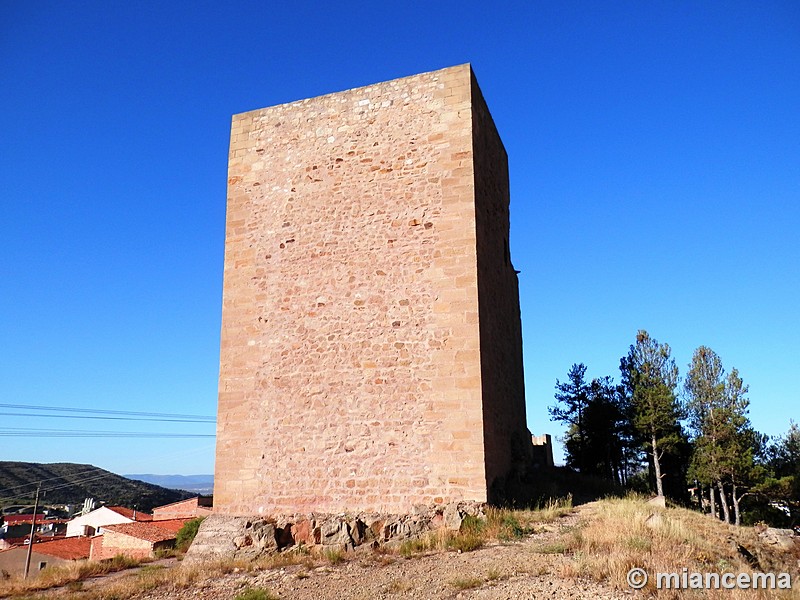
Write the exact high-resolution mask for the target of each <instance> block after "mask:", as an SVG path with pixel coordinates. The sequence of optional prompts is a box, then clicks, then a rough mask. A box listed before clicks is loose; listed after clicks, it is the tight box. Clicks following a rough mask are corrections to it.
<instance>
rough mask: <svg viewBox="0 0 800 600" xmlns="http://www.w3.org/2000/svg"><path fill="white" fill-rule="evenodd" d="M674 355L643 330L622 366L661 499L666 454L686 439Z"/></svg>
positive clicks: (634, 424) (636, 421)
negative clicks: (683, 431)
mask: <svg viewBox="0 0 800 600" xmlns="http://www.w3.org/2000/svg"><path fill="white" fill-rule="evenodd" d="M671 354H672V353H671V350H670V347H669V345H668V344H660V343H659V342H658V341H657V340H655V339H654V338H651V337H650V334H649V333H647V331H645V330H643V329H641V330H639V332H638V333H637V334H636V343H635V344H634V345H632V346H631V347H630V350H629V351H628V355H627V356H626V357H625V358H623V359H622V361H621V363H620V369H621V370H622V376H623V383H624V385H625V386H626V387H627V388H628V391H629V394H630V401H631V412H632V417H633V418H632V423H633V428H634V430H635V432H636V434H637V437H638V438H639V439H640V440H641V442H642V443H643V444H644V445H645V448H646V452H647V453H648V455H649V456H650V458H651V460H652V465H653V471H654V475H655V482H656V492H657V494H658V495H659V496H663V495H664V484H663V481H662V479H663V477H664V475H665V473H662V469H661V465H662V458H663V457H664V453H665V452H668V451H670V450H672V449H673V448H675V447H676V446H678V445H679V444H680V443H681V442H682V440H683V435H682V430H681V426H680V422H679V419H680V415H681V407H680V404H679V402H678V398H677V396H676V394H675V388H676V386H677V385H678V367H677V366H676V365H675V360H674V359H673V358H672V355H671Z"/></svg>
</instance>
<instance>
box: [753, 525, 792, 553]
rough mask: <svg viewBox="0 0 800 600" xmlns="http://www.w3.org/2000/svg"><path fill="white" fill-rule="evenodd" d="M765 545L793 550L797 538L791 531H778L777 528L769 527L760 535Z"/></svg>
mask: <svg viewBox="0 0 800 600" xmlns="http://www.w3.org/2000/svg"><path fill="white" fill-rule="evenodd" d="M758 537H759V538H761V541H763V542H764V543H765V544H769V545H771V546H777V547H778V548H780V549H781V550H792V549H793V548H794V546H795V539H796V536H795V535H794V531H792V530H791V529H778V528H776V527H767V528H766V529H765V530H764V531H761V532H760V533H759V534H758Z"/></svg>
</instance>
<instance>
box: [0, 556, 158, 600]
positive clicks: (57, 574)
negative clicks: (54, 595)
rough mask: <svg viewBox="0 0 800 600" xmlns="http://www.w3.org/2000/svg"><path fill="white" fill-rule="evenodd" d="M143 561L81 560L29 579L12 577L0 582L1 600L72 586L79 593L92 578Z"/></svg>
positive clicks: (126, 559)
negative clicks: (85, 582) (87, 580)
mask: <svg viewBox="0 0 800 600" xmlns="http://www.w3.org/2000/svg"><path fill="white" fill-rule="evenodd" d="M142 562H143V561H140V560H136V559H133V558H130V557H127V556H123V555H118V556H115V557H114V558H112V559H110V560H104V561H91V560H81V561H75V562H72V563H68V564H65V565H59V566H57V567H50V568H47V569H45V570H43V571H41V572H39V573H37V574H36V575H35V576H33V577H30V578H28V579H22V578H21V577H11V578H9V579H7V580H4V581H2V582H0V598H8V597H12V596H22V595H23V594H29V593H31V592H36V591H41V590H47V589H50V588H54V587H61V586H66V585H70V586H72V589H73V590H75V591H77V590H78V589H80V588H82V587H83V586H82V585H80V586H79V584H81V582H83V581H85V580H86V579H89V578H90V577H97V576H98V575H106V574H108V573H114V572H116V571H122V570H123V569H129V568H131V567H136V566H138V565H140V564H141V563H142Z"/></svg>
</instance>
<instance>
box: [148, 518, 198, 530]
mask: <svg viewBox="0 0 800 600" xmlns="http://www.w3.org/2000/svg"><path fill="white" fill-rule="evenodd" d="M192 520H193V519H164V520H162V521H153V523H152V524H153V525H155V526H156V527H160V528H161V529H164V530H166V531H169V532H170V533H178V531H180V530H181V527H183V526H184V525H186V523H187V522H188V521H192Z"/></svg>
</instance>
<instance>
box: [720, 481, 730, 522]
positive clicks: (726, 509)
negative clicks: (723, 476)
mask: <svg viewBox="0 0 800 600" xmlns="http://www.w3.org/2000/svg"><path fill="white" fill-rule="evenodd" d="M717 488H718V489H719V503H720V504H722V513H723V514H724V515H725V522H726V523H730V522H731V509H730V508H729V507H728V498H727V497H726V496H725V486H724V485H722V482H721V481H717Z"/></svg>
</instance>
